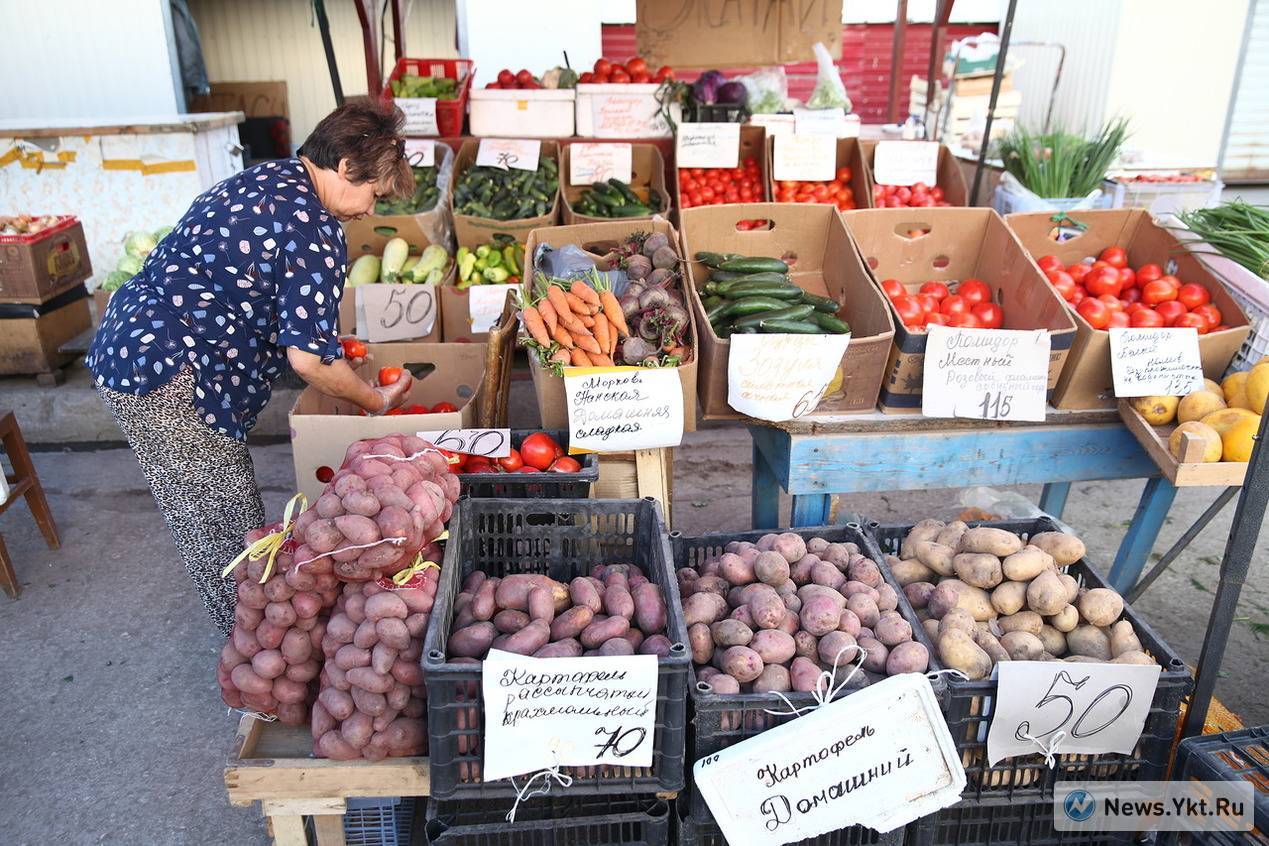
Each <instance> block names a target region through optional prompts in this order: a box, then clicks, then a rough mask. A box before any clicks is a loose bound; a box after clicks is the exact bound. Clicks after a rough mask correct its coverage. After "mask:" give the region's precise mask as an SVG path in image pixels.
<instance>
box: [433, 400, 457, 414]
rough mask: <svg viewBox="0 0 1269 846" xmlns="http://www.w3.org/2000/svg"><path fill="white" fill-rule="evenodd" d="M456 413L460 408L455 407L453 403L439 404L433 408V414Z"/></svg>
mask: <svg viewBox="0 0 1269 846" xmlns="http://www.w3.org/2000/svg"><path fill="white" fill-rule="evenodd" d="M455 411H458V406H456V405H454V404H453V403H452V402H438V403H437V404H436V405H434V406H432V411H431V413H432V414H453V413H454V412H455Z"/></svg>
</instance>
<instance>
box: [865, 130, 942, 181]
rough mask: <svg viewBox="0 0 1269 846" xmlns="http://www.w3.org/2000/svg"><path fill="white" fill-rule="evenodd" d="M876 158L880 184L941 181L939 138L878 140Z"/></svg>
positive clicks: (876, 178) (875, 177) (874, 171)
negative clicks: (935, 139)
mask: <svg viewBox="0 0 1269 846" xmlns="http://www.w3.org/2000/svg"><path fill="white" fill-rule="evenodd" d="M872 162H873V163H872V174H873V181H874V182H876V183H877V184H878V185H915V184H916V183H918V182H924V183H925V184H926V185H936V184H937V183H938V174H939V145H938V142H937V141H878V142H877V148H876V150H875V151H874V152H873V158H872Z"/></svg>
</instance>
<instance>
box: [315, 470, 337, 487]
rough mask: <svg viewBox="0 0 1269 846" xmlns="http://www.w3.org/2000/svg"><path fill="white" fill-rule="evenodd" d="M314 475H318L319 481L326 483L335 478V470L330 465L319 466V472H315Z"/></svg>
mask: <svg viewBox="0 0 1269 846" xmlns="http://www.w3.org/2000/svg"><path fill="white" fill-rule="evenodd" d="M313 475H315V476H316V477H317V481H319V482H321V483H322V484H323V485H324V484H326V483H327V482H329V481H330V480H331V479H333V478H335V471H334V470H332V469H330V468H329V467H326V466H322V467H318V468H317V472H316V473H314V474H313Z"/></svg>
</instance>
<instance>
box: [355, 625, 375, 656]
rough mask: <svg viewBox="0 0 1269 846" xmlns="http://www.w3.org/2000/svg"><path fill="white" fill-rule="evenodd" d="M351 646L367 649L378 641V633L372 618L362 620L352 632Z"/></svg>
mask: <svg viewBox="0 0 1269 846" xmlns="http://www.w3.org/2000/svg"><path fill="white" fill-rule="evenodd" d="M352 642H353V646H355V647H357V648H358V649H369V648H370V647H372V646H374V645H375V644H376V643H378V642H379V633H378V632H377V631H375V621H374V620H362V621H361V623H360V624H359V625H358V626H357V631H356V632H354V633H353V640H352Z"/></svg>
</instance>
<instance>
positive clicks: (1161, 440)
mask: <svg viewBox="0 0 1269 846" xmlns="http://www.w3.org/2000/svg"><path fill="white" fill-rule="evenodd" d="M1119 416H1120V417H1122V418H1123V421H1124V425H1125V426H1127V427H1128V431H1129V432H1132V434H1133V437H1135V438H1136V439H1137V440H1138V442H1140V444H1141V446H1142V447H1143V448H1144V449H1145V451H1146V454H1147V455H1149V456H1150V458H1151V460H1153V461H1154V463H1155V464H1157V465H1158V466H1159V469H1160V470H1162V471H1163V475H1164V476H1166V477H1167V478H1168V481H1169V482H1171V483H1172V484H1174V485H1176V486H1177V487H1178V488H1183V487H1197V486H1202V485H1208V486H1215V487H1223V488H1227V487H1230V486H1234V487H1238V486H1241V485H1242V483H1243V479H1244V478H1245V477H1246V476H1247V462H1245V461H1206V462H1205V461H1199V460H1198V459H1199V458H1200V457H1202V454H1203V446H1202V444H1201V443H1200V442H1199V439H1198V438H1195V437H1193V436H1191V435H1188V434H1183V435H1182V436H1181V437H1182V440H1183V441H1184V445H1183V446H1182V451H1181V458H1182V459H1183V460H1181V461H1177V460H1176V459H1175V458H1173V457H1172V452H1171V451H1170V450H1169V449H1168V438H1169V437H1171V435H1172V432H1173V430H1175V429H1176V426H1175V425H1172V424H1169V425H1167V426H1151V425H1150V424H1149V423H1147V422H1146V419H1145V418H1144V417H1142V416H1141V414H1140V413H1139V412H1138V411H1137V410H1136V409H1135V408H1133V407H1132V403H1131V402H1129V401H1128V400H1126V399H1121V400H1120V401H1119ZM1186 458H1191V459H1193V460H1191V461H1185V460H1184V459H1186Z"/></svg>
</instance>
